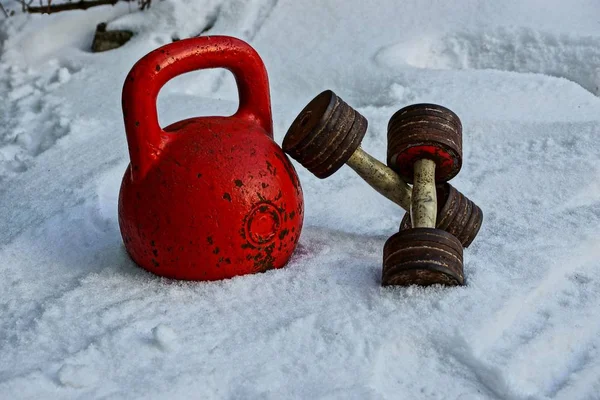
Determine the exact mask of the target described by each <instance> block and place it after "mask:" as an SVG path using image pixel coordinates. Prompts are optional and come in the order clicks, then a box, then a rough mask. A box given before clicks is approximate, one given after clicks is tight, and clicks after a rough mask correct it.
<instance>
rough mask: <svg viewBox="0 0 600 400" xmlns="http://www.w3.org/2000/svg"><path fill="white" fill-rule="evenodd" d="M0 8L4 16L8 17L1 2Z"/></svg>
mask: <svg viewBox="0 0 600 400" xmlns="http://www.w3.org/2000/svg"><path fill="white" fill-rule="evenodd" d="M0 9H1V10H2V13H3V14H4V16H5V17H6V18H8V13H7V12H6V10H5V9H4V6H3V5H2V3H0Z"/></svg>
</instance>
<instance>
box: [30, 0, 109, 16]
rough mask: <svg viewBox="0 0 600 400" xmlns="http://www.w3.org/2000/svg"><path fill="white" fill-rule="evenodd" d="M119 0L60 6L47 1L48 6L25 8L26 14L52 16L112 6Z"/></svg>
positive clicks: (80, 2)
mask: <svg viewBox="0 0 600 400" xmlns="http://www.w3.org/2000/svg"><path fill="white" fill-rule="evenodd" d="M118 1H119V0H91V1H83V0H79V1H78V2H76V3H62V4H54V5H50V1H48V6H42V7H27V12H28V13H31V14H34V13H40V14H52V13H56V12H60V11H70V10H87V9H88V8H91V7H97V6H104V5H111V6H114V5H115V4H116V3H117V2H118Z"/></svg>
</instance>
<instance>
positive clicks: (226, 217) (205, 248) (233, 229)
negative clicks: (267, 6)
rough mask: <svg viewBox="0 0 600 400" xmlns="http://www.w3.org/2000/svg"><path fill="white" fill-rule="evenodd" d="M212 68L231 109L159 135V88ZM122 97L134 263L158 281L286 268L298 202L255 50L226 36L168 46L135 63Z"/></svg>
mask: <svg viewBox="0 0 600 400" xmlns="http://www.w3.org/2000/svg"><path fill="white" fill-rule="evenodd" d="M218 67H220V68H225V69H228V70H229V71H231V72H232V73H233V75H234V76H235V80H236V82H237V87H238V91H239V108H238V110H237V112H236V113H235V114H234V115H232V116H230V117H197V118H189V119H186V120H183V121H179V122H176V123H174V124H172V125H169V126H168V127H166V128H164V129H161V127H160V126H159V124H158V117H157V111H156V98H157V96H158V92H159V90H160V89H161V87H162V86H163V85H164V84H165V83H166V82H167V81H169V80H170V79H172V78H174V77H175V76H177V75H181V74H183V73H186V72H191V71H194V70H198V69H204V68H218ZM122 100H123V116H124V120H125V131H126V133H127V144H128V147H129V156H130V164H129V166H128V167H127V170H126V171H125V176H124V177H123V182H122V184H121V190H120V193H119V225H120V228H121V235H122V237H123V241H124V243H125V247H126V249H127V252H128V253H129V255H130V256H131V258H132V259H133V260H134V261H135V262H136V263H137V264H138V265H140V266H141V267H143V268H145V269H146V270H148V271H151V272H153V273H155V274H158V275H161V276H165V277H169V278H176V279H188V280H203V281H204V280H218V279H225V278H231V277H233V276H236V275H243V274H249V273H255V272H262V271H266V270H269V269H272V268H281V267H283V266H284V265H285V264H286V263H287V262H288V260H289V258H290V256H291V255H292V253H293V252H294V250H295V248H296V244H297V242H298V238H299V236H300V231H301V229H302V223H303V214H304V208H303V207H304V206H303V204H304V203H303V197H302V188H301V186H300V182H299V180H298V176H297V175H296V171H295V169H294V167H293V166H292V164H291V163H290V161H289V159H288V158H287V156H286V155H285V154H284V153H283V151H282V150H281V148H280V147H279V146H278V145H277V144H276V143H275V142H274V141H273V122H272V120H271V104H270V98H269V83H268V78H267V71H266V70H265V67H264V65H263V63H262V60H261V58H260V56H259V55H258V54H257V53H256V51H255V50H254V49H253V48H252V47H250V45H248V44H247V43H245V42H243V41H241V40H239V39H236V38H232V37H227V36H205V37H198V38H192V39H185V40H180V41H177V42H174V43H171V44H167V45H165V46H163V47H161V48H159V49H157V50H154V51H152V52H151V53H149V54H148V55H146V56H145V57H143V58H142V59H141V60H139V61H138V62H137V63H136V64H135V65H134V66H133V68H132V69H131V71H130V72H129V75H128V76H127V78H126V81H125V84H124V87H123V99H122Z"/></svg>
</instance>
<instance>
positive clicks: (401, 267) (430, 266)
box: [381, 228, 464, 286]
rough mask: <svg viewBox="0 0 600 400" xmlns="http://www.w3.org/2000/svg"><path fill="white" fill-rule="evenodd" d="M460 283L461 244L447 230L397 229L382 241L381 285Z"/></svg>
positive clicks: (461, 282)
mask: <svg viewBox="0 0 600 400" xmlns="http://www.w3.org/2000/svg"><path fill="white" fill-rule="evenodd" d="M463 283H464V277H463V249H462V245H461V243H460V242H459V241H458V239H457V238H456V237H455V236H453V235H451V234H449V233H448V232H445V231H442V230H439V229H435V228H414V229H409V230H405V231H400V232H398V233H396V234H394V235H393V236H391V237H390V238H389V239H388V240H387V241H386V242H385V245H384V247H383V271H382V277H381V284H382V285H383V286H389V285H399V286H408V285H421V286H428V285H434V284H442V285H447V286H456V285H462V284H463Z"/></svg>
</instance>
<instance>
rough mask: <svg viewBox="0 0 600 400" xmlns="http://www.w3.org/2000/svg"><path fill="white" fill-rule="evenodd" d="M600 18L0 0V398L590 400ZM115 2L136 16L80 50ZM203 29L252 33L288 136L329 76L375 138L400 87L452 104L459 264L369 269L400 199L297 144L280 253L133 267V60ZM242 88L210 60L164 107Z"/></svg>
mask: <svg viewBox="0 0 600 400" xmlns="http://www.w3.org/2000/svg"><path fill="white" fill-rule="evenodd" d="M2 1H3V4H4V5H5V6H6V7H7V8H9V7H12V8H14V7H15V6H14V5H13V4H17V3H14V2H8V1H5V0H2ZM598 15H600V4H598V3H597V2H595V1H590V0H587V1H586V0H578V1H573V2H563V1H558V0H548V1H543V2H541V1H538V0H526V1H522V0H508V1H504V2H497V1H493V0H486V1H483V0H465V1H459V0H448V1H436V0H426V1H422V0H407V1H403V2H395V1H392V0H384V1H381V2H378V3H377V4H376V5H375V4H372V3H370V2H364V1H359V0H346V1H327V2H321V1H316V0H309V1H292V0H279V1H277V0H251V1H242V0H231V1H222V0H165V1H156V2H153V5H152V7H151V8H150V10H147V11H145V12H139V11H137V10H135V6H133V7H132V8H131V9H130V7H129V6H128V5H127V4H126V3H119V4H117V5H116V6H114V7H110V6H106V7H99V8H93V9H89V10H87V11H72V12H68V13H58V14H55V15H50V16H47V15H45V16H41V15H29V16H28V15H24V14H20V13H17V14H16V15H15V16H13V17H11V18H8V19H6V18H4V19H1V20H0V52H1V53H0V94H1V96H2V100H1V101H0V221H1V222H0V398H2V399H50V398H52V399H71V398H73V399H76V398H77V399H79V398H80V399H88V398H106V399H121V398H128V399H131V398H136V399H138V398H139V399H147V398H152V399H173V398H200V399H282V398H298V399H460V400H477V399H600V394H599V393H600V319H598V311H597V310H598V309H599V308H600V278H599V274H598V271H599V270H600V237H599V235H598V229H599V222H600V165H599V163H598V160H600V99H599V98H598V96H599V95H600V25H599V24H598ZM0 18H2V17H0ZM103 21H108V22H109V28H114V29H118V28H126V29H131V30H133V31H135V32H136V35H135V36H134V37H133V39H132V40H131V41H130V42H128V43H127V44H126V45H125V46H123V47H121V48H119V49H115V50H112V51H109V52H106V53H98V54H93V53H91V52H90V51H89V48H90V45H91V40H92V37H93V32H94V29H95V25H96V24H97V23H99V22H103ZM199 34H203V35H206V34H223V35H232V36H236V37H239V38H242V39H244V40H246V41H248V42H249V43H250V44H251V45H252V46H254V47H255V48H256V50H257V51H258V52H259V54H260V55H261V57H262V58H263V60H264V62H265V64H266V67H267V70H268V73H269V79H270V83H271V95H272V104H273V118H274V127H275V140H276V141H277V142H278V143H281V140H282V139H283V136H284V134H285V132H286V130H287V127H288V126H289V124H290V123H291V122H292V120H293V119H294V117H295V116H296V115H297V113H298V112H299V111H300V110H301V108H302V107H303V106H304V105H305V104H306V103H307V102H308V101H309V100H310V99H312V97H313V96H315V95H316V94H317V93H319V92H321V91H322V90H325V89H332V90H334V91H335V92H336V93H337V94H338V95H339V96H340V97H342V98H343V99H344V100H345V101H347V102H348V103H349V104H350V105H352V106H353V107H355V108H357V109H358V110H359V111H360V112H361V113H362V114H363V115H364V116H365V117H366V118H367V119H368V120H369V130H368V132H367V135H366V136H365V138H364V141H363V148H364V149H365V150H366V151H368V152H369V153H371V154H372V155H374V156H375V157H378V158H379V159H384V158H385V149H386V125H387V121H388V119H389V117H390V116H391V115H392V114H393V113H394V112H395V111H396V110H398V109H399V108H401V107H404V106H406V105H409V104H413V103H419V102H433V103H437V104H441V105H444V106H446V107H448V108H450V109H452V110H453V111H455V112H456V113H457V114H458V115H459V116H460V118H461V120H462V122H463V127H464V133H463V134H464V138H463V146H464V163H463V169H462V171H461V173H460V174H459V175H458V176H457V177H456V178H455V179H453V180H452V184H453V185H454V186H456V187H457V188H459V189H460V190H461V191H462V192H463V193H464V194H465V195H467V196H468V197H469V198H471V199H472V200H473V201H475V202H476V203H477V204H478V205H479V206H480V207H481V208H482V210H483V212H484V214H485V220H484V225H483V227H482V229H481V231H480V234H479V236H478V237H477V238H476V240H475V242H474V243H473V244H472V245H471V247H469V248H468V249H466V250H465V265H464V268H465V277H466V283H467V285H466V286H464V287H458V288H443V287H430V288H418V287H409V288H385V289H384V288H382V287H381V286H380V276H381V261H382V247H383V243H384V242H385V240H386V239H387V238H388V237H389V236H390V235H392V234H393V233H394V232H395V231H397V229H398V225H399V223H400V220H401V219H402V216H403V214H404V211H403V210H401V209H400V208H399V207H397V206H396V205H394V204H392V203H391V202H389V201H388V200H386V199H385V198H383V197H381V196H380V195H379V194H377V193H376V192H375V191H373V190H372V189H371V188H370V187H369V186H368V185H367V184H366V183H364V182H363V181H361V179H360V178H359V177H358V176H357V175H356V174H354V173H353V171H352V170H350V169H349V168H348V167H343V168H342V169H341V170H340V171H338V172H337V173H336V174H335V175H333V176H331V177H330V178H328V179H326V180H319V179H317V178H315V177H314V176H313V175H311V174H310V172H308V171H307V170H305V169H304V168H302V167H301V166H300V165H298V164H297V163H295V165H296V168H297V171H298V174H299V176H300V179H301V182H302V186H303V189H304V195H305V210H306V214H305V227H304V230H303V232H302V236H301V238H300V243H299V246H298V249H297V251H296V253H295V255H294V256H293V258H292V260H291V262H290V263H289V264H288V265H287V266H286V268H284V269H281V270H276V271H269V272H267V273H264V274H258V275H251V276H244V277H237V278H234V279H231V280H226V281H220V282H212V283H194V282H179V281H172V280H167V279H162V278H159V277H156V276H153V275H151V274H149V273H147V272H145V271H143V270H142V269H140V268H138V267H136V266H135V265H134V264H133V263H132V262H131V261H130V259H129V258H128V257H127V255H126V253H125V251H124V248H123V244H122V241H121V237H120V234H119V228H118V221H117V196H118V190H119V185H120V182H121V177H122V174H123V172H124V170H125V168H126V166H127V163H128V160H129V159H128V154H127V145H126V141H125V133H124V128H123V121H122V113H121V108H120V107H121V104H120V96H121V89H122V84H123V80H124V78H125V76H126V74H127V73H128V72H129V69H130V68H131V66H132V65H133V64H134V63H135V62H136V61H137V60H138V59H139V58H141V57H142V56H143V55H145V54H146V53H147V52H149V51H151V50H153V49H155V48H157V47H158V46H160V45H163V44H166V43H169V42H171V41H172V40H173V39H178V38H185V37H190V36H195V35H199ZM236 107H237V91H236V87H235V82H234V80H233V78H232V76H231V74H229V73H228V72H225V71H222V70H210V71H198V72H193V73H190V74H186V75H185V76H181V77H178V78H176V79H174V80H172V81H171V82H169V83H168V84H167V85H166V86H165V87H164V89H163V90H162V91H161V93H160V96H159V99H158V110H159V114H160V121H161V124H162V125H167V124H169V123H172V122H174V121H177V120H180V119H182V118H186V117H191V116H199V115H230V114H231V113H233V112H234V111H235V109H236Z"/></svg>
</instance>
